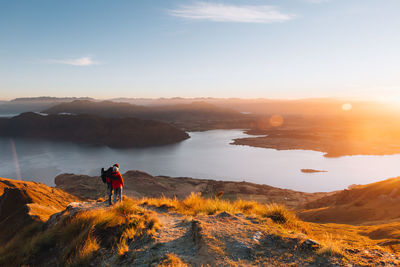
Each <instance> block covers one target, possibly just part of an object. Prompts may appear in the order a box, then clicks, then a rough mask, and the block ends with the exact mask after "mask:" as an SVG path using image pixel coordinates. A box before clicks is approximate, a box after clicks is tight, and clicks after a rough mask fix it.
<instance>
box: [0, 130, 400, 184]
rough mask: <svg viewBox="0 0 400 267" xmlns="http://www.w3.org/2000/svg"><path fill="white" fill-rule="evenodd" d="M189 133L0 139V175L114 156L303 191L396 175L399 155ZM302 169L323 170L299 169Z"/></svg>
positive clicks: (39, 175)
mask: <svg viewBox="0 0 400 267" xmlns="http://www.w3.org/2000/svg"><path fill="white" fill-rule="evenodd" d="M189 134H190V136H191V138H190V139H188V140H185V141H183V142H181V143H178V144H174V145H168V146H163V147H152V148H140V149H137V148H135V149H111V148H109V147H91V146H86V145H77V144H72V143H63V142H48V141H34V140H24V139H9V138H1V139H0V151H1V153H0V176H1V177H6V178H13V179H18V178H19V177H21V178H22V180H30V181H37V182H42V183H45V184H48V185H51V186H53V185H54V177H55V176H57V175H58V174H61V173H76V174H88V175H99V173H100V168H101V167H108V166H110V165H111V164H113V163H114V162H118V163H119V164H120V167H121V172H122V173H124V172H125V171H127V170H134V169H136V170H141V171H145V172H148V173H150V174H152V175H167V176H174V177H179V176H181V177H182V176H185V177H194V178H204V179H215V180H230V181H248V182H254V183H259V184H267V185H271V186H275V187H280V188H288V189H294V190H300V191H305V192H317V191H333V190H338V189H344V188H347V187H348V186H349V185H351V184H366V183H371V182H375V181H379V180H383V179H386V178H390V177H395V176H398V175H399V176H400V164H399V163H400V155H390V156H346V157H340V158H325V157H323V153H320V152H315V151H308V150H285V151H277V150H274V149H265V148H254V147H248V146H236V145H230V142H231V140H232V139H234V138H239V137H248V135H246V134H244V133H243V131H241V130H213V131H206V132H191V133H189ZM301 169H318V170H326V171H328V172H325V173H312V174H310V173H302V172H301V171H300V170H301Z"/></svg>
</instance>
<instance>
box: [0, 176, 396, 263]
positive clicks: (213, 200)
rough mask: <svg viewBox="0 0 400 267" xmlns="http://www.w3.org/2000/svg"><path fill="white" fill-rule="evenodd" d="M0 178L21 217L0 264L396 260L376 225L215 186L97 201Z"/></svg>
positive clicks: (1, 251)
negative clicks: (320, 216)
mask: <svg viewBox="0 0 400 267" xmlns="http://www.w3.org/2000/svg"><path fill="white" fill-rule="evenodd" d="M0 182H1V185H2V187H1V188H2V191H3V192H2V193H3V196H2V197H1V199H0V205H1V206H0V207H4V199H10V197H12V196H13V195H15V192H19V193H20V194H19V195H20V199H23V200H24V201H20V202H18V203H15V206H14V209H15V210H20V214H23V215H25V216H27V217H30V218H31V220H30V221H26V223H25V224H24V225H20V226H19V228H18V231H17V232H15V235H13V237H12V238H6V239H4V238H3V235H1V239H2V240H0V241H1V242H2V243H1V244H2V245H0V266H20V265H25V266H201V265H203V266H207V265H209V266H263V265H265V266H290V265H292V266H338V265H339V266H348V264H351V265H357V266H369V265H389V266H390V265H392V266H395V265H398V264H400V255H399V254H398V253H397V251H396V244H395V242H393V240H392V242H388V241H387V242H386V244H385V243H384V242H383V241H382V240H381V239H379V240H378V239H376V238H374V237H373V236H371V235H368V231H370V232H373V231H377V229H378V228H379V227H386V226H384V225H383V226H379V225H372V226H365V225H363V226H359V225H358V226H357V225H346V224H332V223H325V224H320V223H314V222H306V221H303V220H301V219H299V218H298V217H297V216H296V214H295V211H294V210H290V209H288V208H286V207H285V206H283V205H281V204H275V203H269V204H262V203H259V202H256V201H246V200H241V199H237V200H229V199H225V198H224V195H223V193H222V192H220V193H219V194H217V195H214V196H207V197H202V196H201V195H200V194H199V193H192V194H190V195H188V196H186V197H184V198H181V199H178V198H174V197H140V198H128V197H125V198H124V201H123V203H122V204H117V205H114V206H112V207H107V206H106V204H105V203H104V202H103V201H104V199H101V198H100V199H97V200H90V199H86V200H84V199H82V198H80V199H79V198H77V197H74V196H72V195H70V194H68V193H64V192H63V191H62V190H60V189H56V188H51V187H48V186H45V185H42V184H39V183H33V182H22V181H13V180H9V179H1V180H0ZM11 192H14V193H13V194H11ZM33 195H35V197H32V196H33ZM68 197H70V199H68ZM53 200H54V202H51V201H53ZM56 200H57V201H56ZM67 200H68V201H67ZM71 201H73V202H72V203H70V204H68V203H69V202H71ZM8 203H10V202H8ZM39 205H47V206H46V207H47V209H46V210H51V207H53V206H54V209H53V210H52V212H50V213H51V215H49V213H46V214H47V215H46V216H38V215H37V214H33V213H32V210H33V209H32V208H30V207H35V206H36V207H37V206H39ZM36 210H38V209H36ZM42 210H43V209H42ZM0 216H1V217H0V218H1V221H0V223H1V224H2V225H3V227H4V229H7V227H11V228H12V227H13V225H10V224H6V223H5V222H6V221H7V218H6V216H4V210H3V209H0ZM381 229H384V228H381Z"/></svg>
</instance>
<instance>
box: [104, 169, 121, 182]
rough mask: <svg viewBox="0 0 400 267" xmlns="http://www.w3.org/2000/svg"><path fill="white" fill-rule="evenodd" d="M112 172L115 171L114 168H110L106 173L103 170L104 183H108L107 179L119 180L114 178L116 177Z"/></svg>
mask: <svg viewBox="0 0 400 267" xmlns="http://www.w3.org/2000/svg"><path fill="white" fill-rule="evenodd" d="M112 171H113V168H112V167H110V168H108V169H107V170H106V171H105V170H104V168H101V180H102V181H103V183H107V180H106V178H107V177H108V178H109V179H110V180H116V179H117V178H115V177H114V175H112Z"/></svg>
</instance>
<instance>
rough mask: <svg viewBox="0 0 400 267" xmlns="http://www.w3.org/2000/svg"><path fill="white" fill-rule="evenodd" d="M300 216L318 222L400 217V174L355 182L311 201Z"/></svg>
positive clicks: (373, 221)
mask: <svg viewBox="0 0 400 267" xmlns="http://www.w3.org/2000/svg"><path fill="white" fill-rule="evenodd" d="M298 214H299V216H300V218H302V219H303V220H306V221H312V222H318V223H327V222H330V223H346V224H365V223H369V224H373V223H381V222H388V221H390V220H398V219H399V218H400V177H397V178H391V179H387V180H384V181H381V182H376V183H372V184H367V185H359V186H354V187H352V188H351V189H348V190H342V191H338V192H336V193H334V194H332V195H329V196H325V197H323V198H321V199H317V200H315V201H311V202H309V203H307V204H305V205H304V206H303V210H302V211H300V212H299V213H298Z"/></svg>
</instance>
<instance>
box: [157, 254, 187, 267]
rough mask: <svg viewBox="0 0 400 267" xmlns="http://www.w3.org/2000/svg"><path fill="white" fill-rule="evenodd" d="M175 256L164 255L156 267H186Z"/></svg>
mask: <svg viewBox="0 0 400 267" xmlns="http://www.w3.org/2000/svg"><path fill="white" fill-rule="evenodd" d="M187 266H188V265H187V264H186V263H184V262H183V261H182V260H181V259H180V258H179V257H178V256H177V255H175V254H173V253H168V254H165V256H164V259H163V261H162V262H161V263H160V264H158V265H157V267H187Z"/></svg>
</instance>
